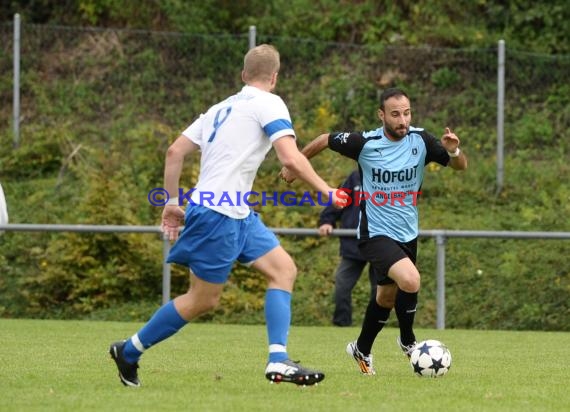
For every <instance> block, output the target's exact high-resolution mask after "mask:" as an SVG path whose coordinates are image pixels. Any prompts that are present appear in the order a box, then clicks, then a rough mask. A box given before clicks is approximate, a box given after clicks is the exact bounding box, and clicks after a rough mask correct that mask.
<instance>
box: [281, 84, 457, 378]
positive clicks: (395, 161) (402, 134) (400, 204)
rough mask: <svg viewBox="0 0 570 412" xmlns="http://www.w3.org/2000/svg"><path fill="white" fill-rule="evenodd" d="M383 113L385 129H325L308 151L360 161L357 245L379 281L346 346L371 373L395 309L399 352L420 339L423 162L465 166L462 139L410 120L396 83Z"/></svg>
mask: <svg viewBox="0 0 570 412" xmlns="http://www.w3.org/2000/svg"><path fill="white" fill-rule="evenodd" d="M378 117H379V119H380V120H381V121H382V124H383V127H380V128H378V129H375V130H371V131H368V132H333V133H326V134H322V135H320V136H319V137H317V138H316V139H315V140H313V141H312V142H311V143H309V144H308V145H307V146H306V147H305V148H303V151H302V153H303V154H305V155H306V156H307V158H309V159H310V158H311V157H313V156H315V155H316V154H317V153H319V152H321V151H322V150H324V149H325V148H327V147H329V148H330V149H332V150H334V151H336V152H339V153H340V154H342V155H344V156H347V157H349V158H351V159H354V160H356V161H357V162H358V168H359V171H360V177H361V181H362V193H361V194H360V195H359V198H360V200H361V202H360V219H359V226H358V231H357V233H358V238H359V240H360V242H359V249H360V252H361V254H362V256H363V257H364V259H365V260H367V261H368V262H370V265H371V266H372V269H373V271H374V274H375V276H376V282H377V284H378V286H377V288H376V299H371V301H370V303H369V304H368V307H367V309H366V313H365V315H364V321H363V323H362V329H361V332H360V335H359V336H358V339H357V340H356V341H353V342H350V343H349V344H348V345H347V348H346V351H347V353H348V354H349V355H351V356H352V357H353V358H354V360H355V361H356V362H357V364H358V367H359V369H360V371H361V372H362V373H363V374H365V375H374V374H375V373H376V371H375V370H374V366H373V364H372V354H371V349H372V345H373V344H374V340H375V339H376V337H377V335H378V333H380V331H381V330H382V328H383V326H384V325H385V324H386V322H387V321H388V317H389V316H390V312H391V310H392V309H393V308H394V309H395V312H396V317H397V318H398V323H399V328H400V336H399V337H398V345H399V347H400V349H401V350H402V351H403V352H404V353H405V354H406V355H408V357H409V356H410V354H411V352H412V349H413V348H414V346H415V343H416V337H415V334H414V331H413V323H414V318H415V313H416V305H417V301H418V291H419V289H420V273H419V271H418V269H417V267H416V257H417V238H418V233H419V229H418V228H419V225H418V210H417V200H418V196H419V194H420V190H421V185H422V182H423V171H424V167H425V166H426V165H427V164H428V163H430V162H437V163H439V164H440V165H442V166H450V167H451V168H452V169H455V170H464V169H466V168H467V158H466V157H465V154H464V153H463V152H462V151H461V150H460V149H459V143H460V142H459V138H458V137H457V136H456V135H455V133H453V132H452V131H451V130H450V129H449V128H445V132H444V133H443V136H442V137H441V139H440V140H438V139H436V138H435V137H434V136H433V135H431V134H429V133H427V132H426V131H425V130H424V129H421V128H417V127H413V126H411V125H410V122H411V119H412V111H411V107H410V100H409V98H408V96H407V95H406V93H405V92H403V91H402V90H400V89H397V88H390V89H387V90H385V91H384V92H383V93H382V95H381V96H380V108H379V110H378ZM281 176H282V177H283V178H284V179H285V180H286V181H288V182H291V181H293V180H294V178H295V173H294V172H293V173H292V171H290V170H287V168H284V169H283V170H282V171H281Z"/></svg>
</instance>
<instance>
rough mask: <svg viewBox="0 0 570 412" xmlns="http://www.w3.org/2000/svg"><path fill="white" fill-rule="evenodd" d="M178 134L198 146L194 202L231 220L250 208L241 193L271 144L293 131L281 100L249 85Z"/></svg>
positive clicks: (249, 186)
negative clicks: (197, 176) (198, 155)
mask: <svg viewBox="0 0 570 412" xmlns="http://www.w3.org/2000/svg"><path fill="white" fill-rule="evenodd" d="M182 134H183V135H184V136H186V137H188V138H189V139H190V140H192V141H193V142H194V143H196V144H197V145H199V146H200V149H201V151H202V157H201V160H200V177H199V179H198V183H197V185H196V188H195V191H194V192H193V193H192V197H191V198H192V201H193V202H195V203H196V204H201V205H203V206H205V207H208V208H210V209H212V210H215V211H216V212H218V213H222V214H224V215H226V216H229V217H232V218H235V219H243V218H245V217H247V216H248V215H249V213H250V208H249V206H248V205H247V204H246V203H245V202H244V198H245V199H247V193H248V192H250V191H251V188H252V186H253V180H254V179H255V176H256V174H257V170H258V169H259V166H260V165H261V162H262V161H263V159H265V156H266V155H267V152H269V150H270V149H271V145H272V143H273V142H274V141H275V140H277V139H279V138H280V137H283V136H295V132H294V130H293V125H292V123H291V117H290V115H289V110H288V109H287V106H286V105H285V103H284V102H283V100H282V99H281V98H280V97H279V96H277V95H275V94H272V93H269V92H265V91H263V90H260V89H258V88H256V87H252V86H244V87H243V89H242V90H241V91H240V92H239V93H237V94H235V95H233V96H230V97H228V98H227V99H226V100H224V101H222V102H220V103H218V104H215V105H214V106H212V107H211V108H210V109H209V110H208V111H207V112H206V113H205V114H201V115H200V117H199V118H198V119H197V120H196V121H194V123H192V124H191V125H190V126H189V127H188V128H187V129H186V130H184V132H182Z"/></svg>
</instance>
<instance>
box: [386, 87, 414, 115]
mask: <svg viewBox="0 0 570 412" xmlns="http://www.w3.org/2000/svg"><path fill="white" fill-rule="evenodd" d="M401 96H404V97H405V98H406V99H408V100H409V99H410V98H409V97H408V95H407V94H406V92H404V91H403V90H401V89H398V88H397V87H391V88H389V89H386V90H384V91H383V92H382V94H381V95H380V110H382V111H384V102H385V101H386V100H388V99H389V98H390V97H401Z"/></svg>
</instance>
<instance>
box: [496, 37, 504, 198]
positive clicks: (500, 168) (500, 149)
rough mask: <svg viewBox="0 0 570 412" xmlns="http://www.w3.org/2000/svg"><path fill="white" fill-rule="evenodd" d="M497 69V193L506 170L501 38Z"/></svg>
mask: <svg viewBox="0 0 570 412" xmlns="http://www.w3.org/2000/svg"><path fill="white" fill-rule="evenodd" d="M497 57H498V69H497V194H499V193H501V191H502V190H503V181H504V178H503V174H504V171H505V166H504V163H505V160H504V150H505V149H504V146H505V135H504V133H505V41H504V40H499V47H498V56H497Z"/></svg>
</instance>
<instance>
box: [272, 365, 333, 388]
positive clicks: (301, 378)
mask: <svg viewBox="0 0 570 412" xmlns="http://www.w3.org/2000/svg"><path fill="white" fill-rule="evenodd" d="M265 377H266V378H267V379H269V380H270V381H271V383H281V382H289V383H294V384H295V385H299V386H311V385H316V384H318V383H319V382H320V381H322V380H323V379H324V378H325V374H324V373H322V372H319V371H314V370H310V369H307V368H304V367H303V366H301V365H299V364H298V363H297V362H293V361H292V360H289V359H286V360H284V361H281V362H269V363H268V364H267V367H266V368H265Z"/></svg>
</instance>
